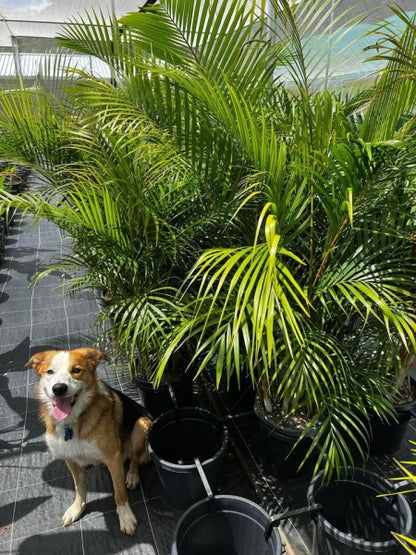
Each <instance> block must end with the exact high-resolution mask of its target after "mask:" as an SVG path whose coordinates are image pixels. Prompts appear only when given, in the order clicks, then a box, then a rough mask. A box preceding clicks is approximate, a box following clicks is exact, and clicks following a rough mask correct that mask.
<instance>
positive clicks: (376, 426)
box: [370, 407, 412, 455]
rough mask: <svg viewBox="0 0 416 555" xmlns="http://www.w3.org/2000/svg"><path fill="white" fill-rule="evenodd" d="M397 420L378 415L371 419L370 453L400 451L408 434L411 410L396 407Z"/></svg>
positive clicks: (387, 453)
mask: <svg viewBox="0 0 416 555" xmlns="http://www.w3.org/2000/svg"><path fill="white" fill-rule="evenodd" d="M396 416H397V420H394V419H393V418H389V419H388V420H382V419H381V418H379V417H378V416H373V417H372V418H371V419H370V429H371V434H370V453H371V454H372V455H389V454H391V453H394V452H395V451H398V450H399V449H400V446H401V444H402V441H403V438H404V436H405V435H406V430H407V427H408V423H409V420H410V417H411V416H412V414H411V412H410V411H408V410H406V409H403V408H401V407H396Z"/></svg>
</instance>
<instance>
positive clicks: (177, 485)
mask: <svg viewBox="0 0 416 555" xmlns="http://www.w3.org/2000/svg"><path fill="white" fill-rule="evenodd" d="M227 446H228V431H227V429H226V427H225V426H224V425H223V424H222V422H221V421H220V420H219V419H218V418H217V417H216V416H215V415H214V414H212V413H210V412H208V411H206V410H204V409H200V408H193V407H184V408H178V409H176V410H172V411H169V412H167V413H164V414H162V415H161V416H159V417H158V418H157V419H156V420H155V421H154V422H153V423H152V425H151V427H150V429H149V432H148V435H147V447H148V450H149V454H150V456H151V458H152V460H153V462H154V464H155V467H156V471H157V474H158V477H159V480H160V487H161V492H162V495H163V497H164V499H165V500H166V501H167V502H168V503H169V505H172V506H173V507H177V508H179V509H186V508H188V507H189V506H190V505H192V504H193V503H195V502H196V501H199V500H200V499H203V498H204V496H205V489H204V486H203V484H202V482H201V479H200V477H199V474H198V470H197V467H196V465H195V462H194V460H195V458H198V459H199V460H200V461H201V464H202V466H203V469H204V472H205V473H206V475H207V477H208V480H209V482H210V484H212V485H213V486H215V485H216V484H217V482H218V478H219V475H220V472H221V468H222V463H223V459H224V457H225V454H226V451H227Z"/></svg>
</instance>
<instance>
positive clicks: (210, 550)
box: [171, 495, 282, 555]
mask: <svg viewBox="0 0 416 555" xmlns="http://www.w3.org/2000/svg"><path fill="white" fill-rule="evenodd" d="M269 520H270V517H269V515H268V514H267V513H266V511H264V510H263V509H262V508H261V507H259V506H258V505H256V504H255V503H253V502H252V501H249V500H248V499H244V498H243V497H236V496H232V495H218V496H216V497H215V499H214V500H213V501H212V500H209V499H204V500H203V501H199V502H198V503H196V504H195V505H193V506H192V507H191V508H190V509H188V510H187V511H186V512H185V513H184V514H183V515H182V517H181V519H180V520H179V523H178V525H177V527H176V530H175V534H174V541H173V545H172V552H171V553H172V555H280V554H281V553H282V544H281V541H280V535H279V532H278V531H277V529H274V530H273V531H272V533H271V535H270V538H268V540H267V541H266V539H265V537H264V531H265V528H266V526H267V524H268V523H269Z"/></svg>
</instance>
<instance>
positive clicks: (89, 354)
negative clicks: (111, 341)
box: [77, 347, 110, 367]
mask: <svg viewBox="0 0 416 555" xmlns="http://www.w3.org/2000/svg"><path fill="white" fill-rule="evenodd" d="M77 351H78V352H79V353H80V354H82V355H83V356H85V357H86V358H88V360H90V361H91V362H92V363H93V364H94V366H95V367H97V366H98V365H99V364H100V362H101V361H102V360H110V357H109V356H107V355H105V354H104V353H102V352H101V351H99V350H98V349H90V348H87V347H86V348H83V349H77Z"/></svg>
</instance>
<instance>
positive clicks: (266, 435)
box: [255, 405, 312, 479]
mask: <svg viewBox="0 0 416 555" xmlns="http://www.w3.org/2000/svg"><path fill="white" fill-rule="evenodd" d="M255 414H256V416H257V418H258V422H259V425H260V430H261V441H262V452H263V455H264V457H265V459H266V461H267V463H268V465H269V466H270V467H271V468H272V469H273V471H274V472H275V473H276V474H277V476H278V477H279V478H281V479H289V478H295V477H296V476H299V475H302V474H304V473H306V472H307V471H309V469H310V465H311V464H312V458H310V459H308V463H307V464H305V465H303V466H302V468H301V469H299V466H300V464H301V463H302V461H303V460H304V458H305V456H306V454H307V452H308V451H309V449H310V446H311V444H312V438H310V437H304V438H302V439H301V440H300V441H299V437H300V436H301V434H302V432H303V430H298V429H292V428H287V427H283V426H278V425H277V424H276V423H275V422H274V421H273V420H272V419H270V418H269V417H267V415H266V414H265V413H264V411H263V410H262V409H261V408H260V407H259V406H258V405H256V406H255Z"/></svg>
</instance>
